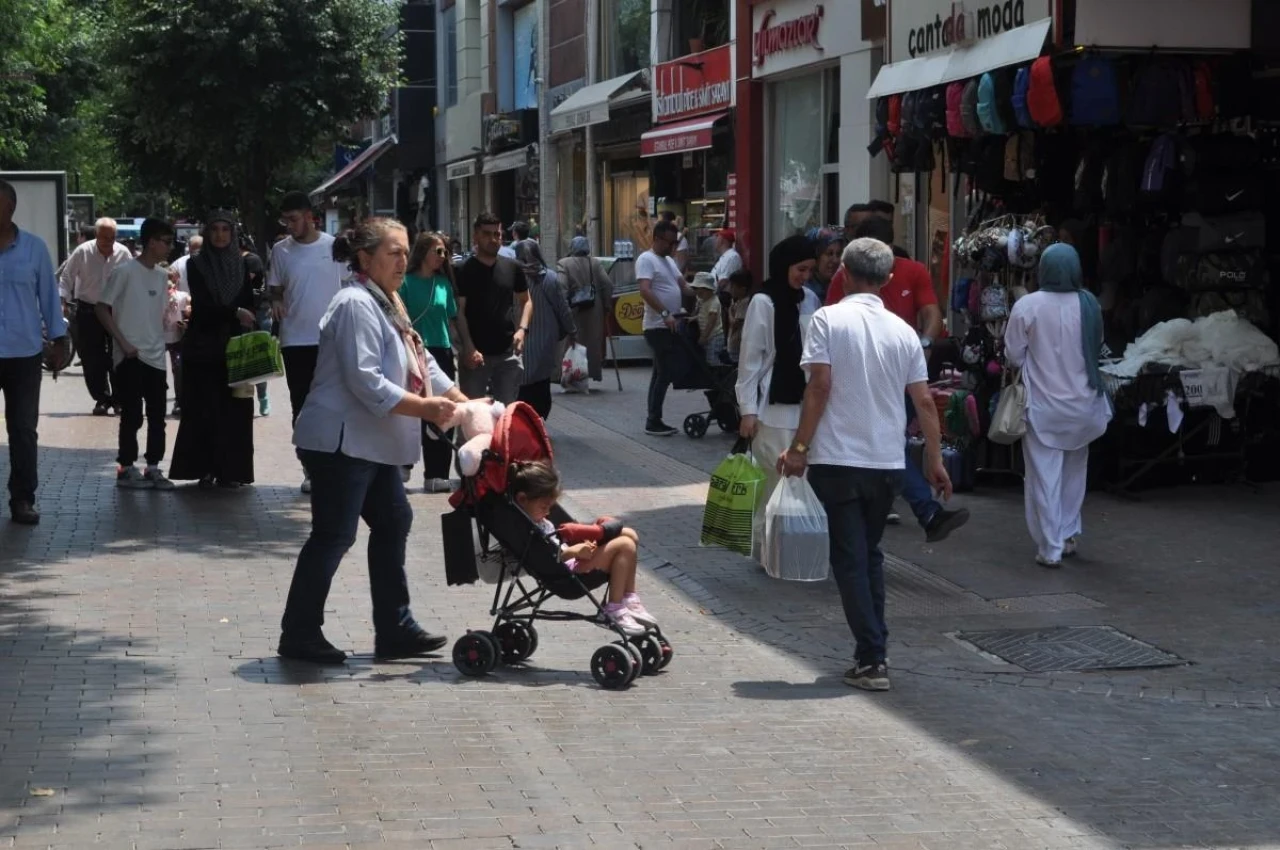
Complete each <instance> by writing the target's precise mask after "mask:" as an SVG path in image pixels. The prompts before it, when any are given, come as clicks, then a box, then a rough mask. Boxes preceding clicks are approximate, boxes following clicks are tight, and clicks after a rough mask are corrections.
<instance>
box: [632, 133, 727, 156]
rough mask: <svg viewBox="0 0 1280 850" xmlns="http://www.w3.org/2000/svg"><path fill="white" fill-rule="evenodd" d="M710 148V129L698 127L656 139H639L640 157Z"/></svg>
mask: <svg viewBox="0 0 1280 850" xmlns="http://www.w3.org/2000/svg"><path fill="white" fill-rule="evenodd" d="M709 147H711V127H710V126H707V127H699V128H697V129H693V130H685V131H682V132H679V133H672V134H670V135H661V136H657V137H656V138H653V137H651V138H643V137H642V138H641V140H640V155H641V156H662V155H663V154H666V153H680V152H682V151H700V150H705V149H706V148H709Z"/></svg>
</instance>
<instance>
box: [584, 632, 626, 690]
mask: <svg viewBox="0 0 1280 850" xmlns="http://www.w3.org/2000/svg"><path fill="white" fill-rule="evenodd" d="M634 673H635V662H634V661H633V660H632V657H631V653H630V652H627V650H625V649H623V648H622V647H620V646H618V645H616V644H612V643H611V644H608V645H607V646H602V647H600V648H599V649H597V650H596V651H595V654H594V655H592V656H591V676H592V677H593V678H594V679H595V680H596V682H597V683H599V685H600V687H602V688H604V689H605V690H608V691H617V690H621V689H623V688H625V687H626V686H627V685H629V684H631V680H632V679H633V678H635V677H634Z"/></svg>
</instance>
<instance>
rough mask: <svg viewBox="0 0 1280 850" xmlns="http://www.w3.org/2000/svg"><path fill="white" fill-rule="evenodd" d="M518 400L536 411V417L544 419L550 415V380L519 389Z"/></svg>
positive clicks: (535, 382)
mask: <svg viewBox="0 0 1280 850" xmlns="http://www.w3.org/2000/svg"><path fill="white" fill-rule="evenodd" d="M519 400H520V401H523V402H524V403H525V404H527V405H529V406H530V407H532V408H533V409H534V410H536V411H538V415H539V416H541V417H542V418H543V419H546V418H547V417H548V416H550V415H551V379H550V378H547V379H546V380H545V381H534V382H533V383H532V384H525V385H524V386H522V387H520V396H519Z"/></svg>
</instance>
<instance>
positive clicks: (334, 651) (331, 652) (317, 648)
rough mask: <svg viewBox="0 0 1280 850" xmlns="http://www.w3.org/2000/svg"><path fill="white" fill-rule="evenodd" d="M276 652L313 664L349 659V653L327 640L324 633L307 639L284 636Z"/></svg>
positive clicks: (337, 662)
mask: <svg viewBox="0 0 1280 850" xmlns="http://www.w3.org/2000/svg"><path fill="white" fill-rule="evenodd" d="M276 654H278V655H279V656H280V657H281V658H288V659H289V660H291V661H310V662H311V663H312V664H342V663H344V662H345V661H346V660H347V654H346V653H345V652H343V651H342V650H341V649H338V648H337V647H336V646H334V645H333V644H331V643H329V641H327V640H325V637H324V635H317V636H316V637H313V638H309V639H306V640H297V639H292V638H288V637H282V638H280V646H279V648H278V649H277V650H276Z"/></svg>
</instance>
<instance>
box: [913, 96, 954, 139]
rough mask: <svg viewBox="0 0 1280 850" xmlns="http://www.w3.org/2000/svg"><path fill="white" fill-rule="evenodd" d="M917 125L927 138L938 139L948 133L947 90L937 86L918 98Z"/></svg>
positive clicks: (918, 131) (915, 117)
mask: <svg viewBox="0 0 1280 850" xmlns="http://www.w3.org/2000/svg"><path fill="white" fill-rule="evenodd" d="M914 119H915V127H916V131H917V133H919V134H920V135H922V136H924V137H925V138H928V139H932V140H935V141H936V140H938V139H941V138H943V137H944V136H946V134H947V90H946V88H944V87H943V86H935V87H934V88H931V89H926V90H925V91H922V92H920V96H919V97H918V98H917V99H916V111H915V116H914Z"/></svg>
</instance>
